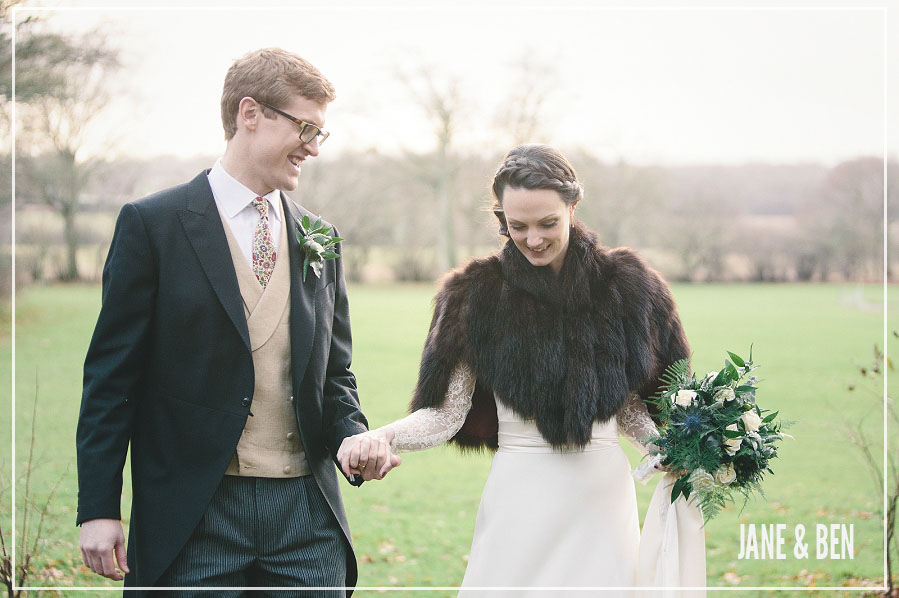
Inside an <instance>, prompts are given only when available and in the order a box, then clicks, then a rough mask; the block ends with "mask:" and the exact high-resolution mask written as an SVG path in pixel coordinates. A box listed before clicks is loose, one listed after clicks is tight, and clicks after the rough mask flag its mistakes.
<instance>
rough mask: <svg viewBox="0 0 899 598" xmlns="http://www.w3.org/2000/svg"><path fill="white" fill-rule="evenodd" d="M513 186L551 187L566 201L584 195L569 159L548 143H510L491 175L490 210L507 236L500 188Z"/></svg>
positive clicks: (573, 202) (567, 203)
mask: <svg viewBox="0 0 899 598" xmlns="http://www.w3.org/2000/svg"><path fill="white" fill-rule="evenodd" d="M506 187H512V188H513V189H552V190H553V191H556V192H558V194H559V197H561V198H562V201H563V202H565V204H566V205H569V206H570V205H573V204H576V203H577V202H579V201H580V200H581V199H582V198H583V197H584V188H583V186H582V185H581V183H580V182H579V181H578V179H577V173H576V172H575V171H574V167H573V166H572V165H571V163H570V162H569V161H568V160H566V159H565V156H563V155H562V154H560V153H559V152H558V150H556V149H555V148H552V147H550V146H548V145H542V144H539V143H528V144H525V145H519V146H516V147H513V148H512V149H511V150H509V153H508V154H506V157H505V158H503V161H502V163H500V165H499V168H498V169H497V170H496V174H495V175H493V214H494V215H495V216H496V219H497V220H499V234H501V235H505V236H507V237H508V236H509V227H508V225H507V224H506V215H505V213H504V212H503V191H505V189H506Z"/></svg>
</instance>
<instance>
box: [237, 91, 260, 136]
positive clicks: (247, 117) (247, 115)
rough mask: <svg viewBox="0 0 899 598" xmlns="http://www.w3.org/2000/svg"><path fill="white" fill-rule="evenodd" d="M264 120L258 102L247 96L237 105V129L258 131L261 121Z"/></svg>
mask: <svg viewBox="0 0 899 598" xmlns="http://www.w3.org/2000/svg"><path fill="white" fill-rule="evenodd" d="M260 118H262V106H260V105H259V104H258V103H257V102H256V100H254V99H253V98H251V97H249V96H247V97H245V98H243V99H242V100H240V104H238V105H237V123H236V124H237V129H238V130H240V129H247V130H250V131H254V130H256V127H257V126H258V125H259V119H260Z"/></svg>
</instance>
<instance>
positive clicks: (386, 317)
mask: <svg viewBox="0 0 899 598" xmlns="http://www.w3.org/2000/svg"><path fill="white" fill-rule="evenodd" d="M433 291H434V288H433V287H432V286H430V285H424V286H389V287H386V286H385V287H372V286H357V287H352V288H351V289H350V300H351V310H352V317H353V330H354V341H355V343H354V346H355V359H354V362H355V363H354V371H355V372H356V375H357V378H358V381H359V387H360V396H361V398H362V404H363V408H364V409H365V412H366V414H367V415H368V417H369V420H370V421H371V423H372V425H373V426H379V425H382V424H385V423H387V422H389V421H392V420H393V419H396V418H398V417H400V416H402V415H404V413H405V409H406V404H407V402H408V400H409V398H410V394H411V391H412V388H413V386H414V382H415V377H416V373H417V367H418V360H419V356H420V351H421V347H422V344H423V341H424V337H425V334H426V332H427V327H428V322H429V318H430V310H431V297H432V295H433ZM674 293H675V297H676V299H677V301H678V306H679V310H680V313H681V317H682V320H683V322H684V326H685V328H686V330H687V335H688V337H689V340H690V344H691V346H692V348H693V351H694V356H693V364H694V367H695V368H696V370H698V371H699V372H705V371H708V370H712V369H718V368H719V367H721V363H722V361H723V358H724V357H725V353H724V351H725V350H726V349H727V350H731V351H734V352H736V353H738V354H741V355H744V356H745V354H746V353H747V352H748V348H749V345H750V343H753V344H754V349H753V355H754V357H755V360H756V362H757V363H759V364H761V365H762V368H761V369H760V370H759V375H760V378H761V390H760V392H759V395H758V400H759V402H760V403H761V404H762V406H763V407H766V408H771V409H777V410H780V412H781V417H782V418H785V419H792V420H795V421H796V424H795V425H794V426H793V427H792V428H790V429H789V430H788V432H789V433H790V434H792V435H793V436H794V437H795V439H793V440H789V439H788V440H786V441H785V442H784V443H783V445H782V448H781V455H782V457H781V458H780V459H779V460H778V461H776V462H775V463H774V464H773V468H774V470H775V472H776V475H774V476H772V477H770V478H769V480H768V482H767V485H766V494H767V501H766V500H758V501H755V502H752V503H750V504H748V505H747V506H746V507H745V509H743V510H742V512H741V511H740V508H739V506H737V507H735V508H731V509H729V510H727V511H726V512H724V513H722V514H721V515H720V516H719V517H717V518H716V519H714V520H713V521H712V522H711V523H710V524H709V525H708V526H707V527H706V547H707V570H708V575H707V580H708V582H707V583H708V585H709V586H723V587H741V586H742V587H753V586H791V587H792V586H795V587H799V588H805V587H807V586H841V585H847V584H848V585H857V584H859V583H861V582H860V581H859V580H868V583H873V582H874V581H875V580H876V581H878V582H879V581H880V580H881V579H882V575H883V562H884V561H883V558H884V557H883V520H882V515H881V511H880V509H881V507H882V501H883V497H882V494H881V493H880V492H878V491H877V489H876V488H875V486H874V484H873V482H872V481H871V475H870V474H869V472H868V471H867V470H866V469H865V467H864V465H863V464H862V462H861V460H860V458H859V456H858V453H857V451H856V450H855V449H854V448H853V447H852V445H851V443H850V442H849V440H848V438H847V436H846V433H845V429H844V428H845V424H846V423H856V422H862V427H863V429H864V430H865V431H866V432H867V433H868V434H869V435H870V437H871V438H872V440H873V445H874V455H875V457H876V458H877V459H881V458H882V438H883V418H882V401H881V399H880V398H879V397H880V389H881V387H880V386H879V385H882V379H881V378H879V377H878V378H875V379H870V380H864V379H862V378H861V377H860V376H859V374H858V373H857V370H856V364H857V363H858V364H866V365H867V364H868V362H870V361H871V357H872V347H873V344H874V343H878V344H882V339H883V318H882V311H881V308H882V289H881V288H880V287H877V286H867V287H863V288H858V287H855V286H854V285H848V286H838V285H826V286H825V285H819V286H803V285H781V286H774V285H691V286H676V287H674ZM895 296H896V292H895V290H893V293H891V304H892V305H891V307H892V308H893V309H891V310H890V312H891V314H895V313H896V309H895V308H896V307H899V305H897V300H896V299H895ZM99 297H100V293H99V288H98V287H94V286H57V287H32V288H29V289H26V290H25V291H23V292H21V293H20V294H19V296H18V299H17V309H16V355H15V380H16V394H15V400H16V402H15V405H16V410H15V431H16V436H15V438H16V453H17V458H16V462H17V467H18V474H20V475H21V473H22V471H23V467H24V460H25V457H26V455H27V451H28V447H29V440H30V429H31V424H32V407H33V402H34V399H35V396H37V397H38V401H39V404H38V410H37V413H38V415H37V422H36V442H35V451H36V455H37V456H38V457H39V458H38V460H37V463H36V473H35V476H36V477H35V479H34V480H33V483H32V486H33V491H34V492H35V495H36V497H37V498H40V497H42V496H46V495H47V493H49V491H50V490H51V488H53V487H54V486H56V488H57V490H56V495H55V497H54V499H53V503H52V509H51V512H50V515H51V517H50V520H49V522H48V525H47V528H46V529H45V533H44V537H45V538H46V540H45V542H44V543H43V544H42V546H41V560H40V561H39V562H38V564H37V572H36V574H35V578H34V579H33V580H32V581H33V582H34V584H35V585H45V586H67V585H74V586H99V585H103V581H104V580H102V578H99V577H97V576H94V575H92V574H90V572H88V571H87V570H86V569H84V568H83V567H81V566H80V561H81V558H80V553H79V551H78V548H77V542H78V529H77V528H76V527H75V525H74V520H75V505H76V497H77V485H76V475H75V449H74V435H75V422H76V419H77V414H78V407H79V401H80V388H81V366H82V361H83V358H84V354H85V351H86V349H87V344H88V341H89V339H90V334H91V331H92V328H93V324H94V322H95V319H96V315H97V312H98V310H99ZM4 321H7V322H8V318H6V319H5V320H4ZM896 324H899V322H894V323H893V326H892V327H893V328H895V327H896ZM889 348H890V349H891V350H893V351H895V350H896V349H897V348H899V339H894V340H893V341H892V346H890V347H889ZM0 351H2V353H3V357H4V359H3V362H2V363H3V365H2V367H3V368H4V370H3V371H0V373H2V374H3V375H4V377H8V376H9V373H10V371H9V369H8V368H9V359H8V356H9V355H10V353H11V342H10V331H9V330H8V324H4V329H2V330H0ZM895 378H896V376H894V379H895ZM850 383H855V384H859V386H860V388H858V389H857V390H856V391H855V392H853V393H850V392H848V390H847V386H848V385H849V384H850ZM891 386H892V387H894V388H895V383H891ZM891 394H893V395H894V396H895V394H896V393H895V392H892V393H891ZM9 419H10V412H9V410H4V411H3V413H2V414H0V423H2V424H3V426H2V430H3V431H2V434H3V436H2V437H0V442H2V443H3V446H10V435H9V434H10V432H9V430H10V425H9V424H10V421H9ZM891 434H892V436H893V438H895V436H896V435H895V430H893V431H892V432H891ZM625 444H626V443H625ZM626 450H628V454H629V456H630V457H631V458H632V463H634V464H636V462H637V458H636V453H635V452H633V451H632V450H631V449H630V447H629V446H627V447H626ZM4 452H5V451H4ZM9 463H10V460H9V458H8V457H7V458H4V459H3V462H2V466H3V469H4V471H3V473H4V478H5V479H7V480H8V479H9V475H10V471H9V470H10V467H9ZM489 466H490V457H489V456H488V455H461V454H459V453H457V452H456V451H454V450H451V449H449V448H445V447H439V448H436V449H432V450H430V451H426V452H423V453H411V454H406V455H404V462H403V465H402V466H401V467H400V468H399V469H397V470H395V471H394V472H392V473H391V474H390V476H389V477H388V479H386V480H385V481H383V482H373V483H367V484H365V485H364V486H362V487H361V488H359V489H355V488H351V487H350V486H349V485H345V486H344V499H345V503H346V508H347V511H348V515H349V520H350V525H351V527H352V529H353V535H354V544H355V548H356V552H357V556H358V559H359V571H360V577H359V585H360V586H457V585H458V583H459V582H460V580H461V579H462V575H463V572H464V570H465V563H466V558H467V554H468V550H469V544H470V540H471V533H472V529H473V525H474V517H475V514H476V512H477V507H478V501H479V497H480V492H481V489H482V487H483V483H484V480H485V478H486V475H487V471H488V469H489ZM654 484H655V482H654V481H653V482H650V484H649V485H648V486H645V487H643V486H638V488H637V493H638V500H639V503H640V511H641V513H645V510H646V506H647V504H648V501H649V498H650V496H651V494H652V490H653V487H654ZM17 492H18V494H17V500H18V503H19V504H18V509H19V513H21V510H22V504H21V496H22V493H23V489H22V488H21V486H19V487H17ZM129 492H130V482H129V480H128V476H127V473H126V481H125V494H124V498H123V511H124V512H126V513H127V512H128V506H129V503H130V493H129ZM2 501H3V502H2V506H3V523H2V527H3V531H4V533H5V534H8V529H9V511H10V492H9V490H7V491H6V492H5V493H4V494H3V496H2ZM741 523H754V524H773V523H783V524H786V525H787V530H788V537H787V541H786V544H785V552H786V554H787V558H786V559H784V560H739V559H738V558H737V554H738V552H739V537H740V535H739V534H740V524H741ZM818 523H821V524H832V523H843V524H847V525H852V526H853V528H854V549H855V550H854V558H853V559H852V560H830V559H816V558H815V549H814V544H812V547H811V550H810V556H809V557H808V558H805V559H797V558H796V557H795V556H794V555H793V536H792V530H793V528H794V526H796V525H798V524H802V525H804V526H805V527H806V529H807V530H810V531H809V532H808V534H811V535H808V534H807V536H806V541H808V540H809V539H811V538H812V537H813V534H814V529H813V528H814V526H815V524H818ZM534 549H535V550H541V549H543V547H536V546H535V547H534ZM110 585H112V583H111V582H110ZM806 592H807V590H803V593H806ZM374 594H375V592H374V591H372V592H371V593H369V592H367V591H363V592H359V593H357V595H361V596H366V595H374ZM400 594H401V593H393V592H392V593H391V595H400ZM409 594H410V595H411V592H410V593H409ZM735 594H736V595H769V594H770V592H766V591H746V592H742V591H737V592H729V593H728V594H726V595H727V596H732V595H735ZM79 595H81V596H89V595H96V596H108V595H109V594H108V592H100V591H96V592H85V593H82V594H79ZM425 595H427V596H452V595H455V592H451V591H438V592H433V593H428V594H425ZM852 595H855V596H857V595H858V593H857V592H856V593H854V594H852Z"/></svg>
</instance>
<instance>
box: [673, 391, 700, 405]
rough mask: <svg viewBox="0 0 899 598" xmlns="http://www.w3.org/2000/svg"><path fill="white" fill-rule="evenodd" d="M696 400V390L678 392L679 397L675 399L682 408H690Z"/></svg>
mask: <svg viewBox="0 0 899 598" xmlns="http://www.w3.org/2000/svg"><path fill="white" fill-rule="evenodd" d="M695 398H696V391H695V390H679V391H677V395H675V396H674V397H673V399H674V402H675V403H676V404H677V405H680V406H681V407H689V406H690V405H692V404H693V399H695Z"/></svg>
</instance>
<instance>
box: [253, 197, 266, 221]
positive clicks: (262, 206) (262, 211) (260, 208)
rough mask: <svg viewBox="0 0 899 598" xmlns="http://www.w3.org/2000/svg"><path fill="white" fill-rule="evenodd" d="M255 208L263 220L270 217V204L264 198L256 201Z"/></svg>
mask: <svg viewBox="0 0 899 598" xmlns="http://www.w3.org/2000/svg"><path fill="white" fill-rule="evenodd" d="M253 207H254V208H256V211H257V212H259V215H260V216H262V217H263V218H266V217H267V216H268V202H267V201H265V198H264V197H257V198H256V199H254V200H253Z"/></svg>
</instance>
